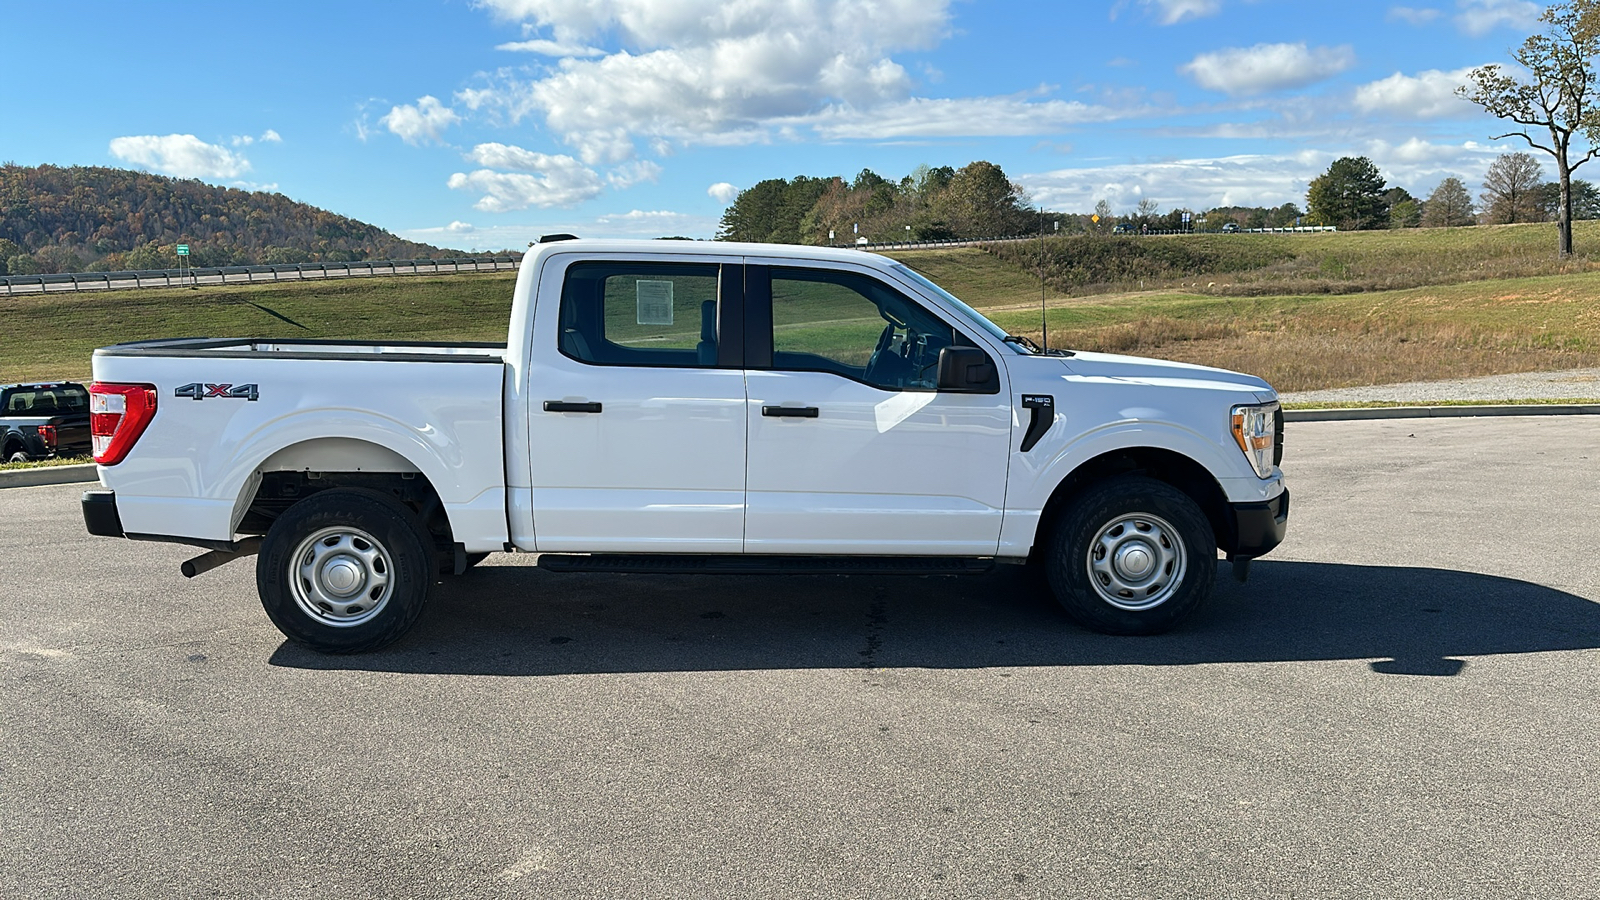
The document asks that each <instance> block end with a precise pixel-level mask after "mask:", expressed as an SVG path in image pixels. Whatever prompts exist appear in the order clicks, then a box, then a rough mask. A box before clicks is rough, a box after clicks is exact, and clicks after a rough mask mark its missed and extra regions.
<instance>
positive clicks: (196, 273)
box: [0, 256, 522, 295]
mask: <svg viewBox="0 0 1600 900" xmlns="http://www.w3.org/2000/svg"><path fill="white" fill-rule="evenodd" d="M521 262H522V261H521V259H520V258H519V257H514V256H485V257H468V258H463V259H384V260H362V261H359V262H328V263H294V264H291V265H281V266H208V267H198V266H197V267H195V268H192V269H181V270H180V269H145V270H140V271H136V272H71V273H62V274H59V275H0V293H3V294H7V295H10V294H39V293H46V292H56V291H110V290H125V289H132V288H153V287H190V286H199V285H212V284H255V283H260V282H271V281H309V280H312V279H324V278H354V277H358V276H372V275H453V274H456V273H459V272H498V271H501V270H504V269H515V268H517V267H518V266H519V265H521Z"/></svg>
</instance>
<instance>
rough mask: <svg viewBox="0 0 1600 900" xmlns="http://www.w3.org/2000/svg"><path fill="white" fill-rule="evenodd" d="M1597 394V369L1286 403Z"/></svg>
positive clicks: (1296, 395)
mask: <svg viewBox="0 0 1600 900" xmlns="http://www.w3.org/2000/svg"><path fill="white" fill-rule="evenodd" d="M1593 397H1600V369H1571V370H1568V371H1563V372H1523V373H1520V374H1516V375H1485V376H1483V377H1480V378H1460V379H1455V380H1451V381H1413V382H1407V383H1404V384H1377V385H1369V386H1365V387H1352V388H1334V389H1330V390H1322V391H1292V392H1289V393H1285V394H1283V395H1282V399H1283V401H1284V402H1286V403H1308V402H1318V401H1324V402H1331V403H1338V402H1361V401H1372V402H1384V403H1396V404H1405V405H1426V404H1429V403H1439V402H1443V401H1452V400H1454V401H1461V400H1480V401H1490V402H1492V401H1511V400H1573V399H1579V398H1593Z"/></svg>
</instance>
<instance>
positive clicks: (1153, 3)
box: [1139, 0, 1222, 25]
mask: <svg viewBox="0 0 1600 900" xmlns="http://www.w3.org/2000/svg"><path fill="white" fill-rule="evenodd" d="M1139 3H1140V4H1142V5H1143V6H1145V7H1147V8H1149V7H1154V8H1155V10H1156V13H1157V18H1159V19H1160V20H1161V24H1163V25H1175V24H1177V23H1179V22H1182V21H1183V20H1184V19H1200V18H1204V17H1206V16H1214V15H1216V14H1217V13H1219V12H1221V11H1222V0H1139Z"/></svg>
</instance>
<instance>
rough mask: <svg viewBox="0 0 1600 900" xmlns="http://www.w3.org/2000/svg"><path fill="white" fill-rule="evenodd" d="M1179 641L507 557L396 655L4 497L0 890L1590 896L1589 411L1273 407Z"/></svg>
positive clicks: (1599, 736) (829, 581)
mask: <svg viewBox="0 0 1600 900" xmlns="http://www.w3.org/2000/svg"><path fill="white" fill-rule="evenodd" d="M1287 445H1288V456H1287V459H1286V464H1285V468H1286V471H1287V472H1288V474H1289V478H1290V479H1291V487H1292V490H1293V493H1294V504H1293V509H1292V513H1291V521H1290V538H1289V540H1288V542H1286V543H1285V544H1284V546H1283V547H1281V548H1280V549H1279V551H1278V552H1277V553H1275V554H1274V555H1273V556H1271V557H1268V558H1267V559H1264V560H1262V561H1260V562H1258V563H1257V564H1256V565H1255V567H1254V569H1253V571H1252V577H1251V580H1250V583H1249V584H1246V585H1239V584H1236V583H1234V582H1233V581H1232V580H1231V579H1230V578H1229V577H1228V576H1227V572H1228V566H1227V565H1226V564H1222V565H1220V566H1219V576H1220V580H1219V583H1218V591H1217V595H1216V597H1215V599H1214V601H1213V602H1212V604H1211V605H1210V606H1209V607H1208V608H1206V609H1205V610H1203V611H1202V613H1201V614H1200V615H1199V616H1197V617H1196V618H1195V619H1193V620H1191V622H1190V623H1188V625H1187V626H1186V627H1185V628H1183V629H1182V630H1181V631H1179V632H1177V633H1174V634H1170V635H1166V636H1162V637H1156V638H1109V637H1103V636H1100V635H1095V634H1090V633H1086V632H1083V631H1081V630H1078V629H1077V628H1075V627H1073V626H1072V625H1070V624H1068V623H1067V622H1066V621H1065V620H1064V619H1063V618H1062V617H1061V616H1060V615H1059V614H1058V613H1057V611H1056V609H1055V608H1054V606H1053V604H1052V603H1051V602H1050V601H1048V600H1046V599H1044V598H1041V597H1039V596H1037V595H1035V594H1033V593H1031V592H1030V591H1029V590H1028V588H1027V581H1026V580H1025V579H1024V578H1023V577H1022V576H1021V575H1020V574H1019V573H1018V572H1016V571H1014V570H1007V571H1002V572H1000V573H998V574H994V575H988V576H981V577H975V578H968V579H894V578H875V577H849V578H845V577H784V578H766V579H758V578H750V577H721V578H709V577H689V576H677V577H667V578H661V577H652V578H643V577H631V578H630V577H620V576H596V575H556V574H551V573H545V572H541V571H538V570H535V569H532V568H530V567H529V565H528V564H529V563H530V562H531V559H530V558H529V557H498V558H495V559H491V560H490V562H489V563H486V564H485V565H484V566H483V567H482V568H481V569H479V570H477V571H475V572H473V573H471V574H469V575H468V576H465V577H463V578H461V579H459V580H456V581H454V582H453V583H451V584H448V585H445V586H443V587H442V588H441V589H440V590H439V591H438V593H437V594H436V596H435V602H434V604H433V605H432V607H431V608H430V609H429V611H428V612H427V614H426V615H425V617H424V619H423V621H422V623H421V624H420V626H419V627H418V628H417V629H416V630H415V631H414V632H413V633H412V634H411V635H409V636H408V637H407V638H406V639H404V640H403V641H401V642H400V643H399V644H397V645H396V646H394V647H392V648H390V649H389V650H387V651H384V652H380V653H376V654H370V655H366V656H358V657H348V658H339V657H321V656H317V655H315V654H311V653H308V652H305V651H302V650H300V649H298V648H296V647H294V646H292V645H288V644H285V643H284V642H283V641H282V639H281V637H280V636H279V634H278V632H277V631H276V630H275V629H273V628H272V626H271V625H270V623H268V622H267V620H266V617H265V615H264V614H263V613H262V611H261V609H260V607H259V605H258V603H257V601H256V598H255V590H254V569H253V565H252V564H251V563H250V562H240V563H234V564H231V565H229V566H227V567H224V568H223V569H220V570H217V571H215V572H212V573H209V574H207V575H203V576H201V577H199V578H197V579H194V580H192V581H191V580H185V579H183V578H182V577H181V576H180V575H179V574H178V563H179V562H180V561H182V560H183V559H185V558H187V557H189V556H191V555H193V554H194V552H198V551H190V550H188V549H186V548H182V547H177V546H171V545H156V544H140V543H133V542H127V541H117V540H107V539H92V538H89V537H87V536H86V535H85V534H84V533H83V527H82V523H81V520H80V518H79V514H78V508H77V497H78V494H79V492H80V491H81V490H82V487H83V486H81V485H77V486H74V485H64V486H55V487H34V488H15V489H8V490H4V491H0V711H3V715H0V822H3V823H4V826H3V827H0V897H6V898H32V897H90V896H93V897H139V898H149V897H201V896H204V897H211V896H223V897H396V898H403V897H483V898H495V897H594V898H663V897H685V898H712V897H727V898H754V897H852V898H854V897H973V898H992V897H1040V898H1056V897H1067V896H1081V897H1163V898H1178V897H1197V898H1198V897H1208V898H1209V897H1273V898H1287V897H1324V896H1340V897H1406V896H1414V897H1458V898H1467V897H1484V898H1491V897H1492V898H1503V897H1521V896H1526V897H1594V896H1600V888H1597V887H1596V884H1597V881H1596V878H1597V876H1600V851H1597V849H1596V837H1597V833H1600V826H1597V822H1600V774H1597V773H1600V714H1597V712H1596V709H1597V703H1596V699H1595V698H1596V696H1597V694H1600V690H1597V689H1600V552H1597V544H1600V540H1597V538H1596V535H1597V534H1600V419H1597V418H1595V417H1589V416H1582V417H1572V418H1559V417H1551V418H1540V419H1533V418H1503V419H1486V420H1472V419H1448V420H1415V421H1407V420H1392V421H1373V422H1328V423H1302V424H1293V425H1291V426H1290V427H1289V432H1288V438H1287Z"/></svg>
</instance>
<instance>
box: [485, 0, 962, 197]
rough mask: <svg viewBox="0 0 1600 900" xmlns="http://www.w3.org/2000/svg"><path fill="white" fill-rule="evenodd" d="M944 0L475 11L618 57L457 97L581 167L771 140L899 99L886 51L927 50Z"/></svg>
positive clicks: (563, 5) (781, 0)
mask: <svg viewBox="0 0 1600 900" xmlns="http://www.w3.org/2000/svg"><path fill="white" fill-rule="evenodd" d="M950 3H951V0H742V2H738V3H724V4H716V5H711V4H705V3H689V2H672V3H667V2H659V0H593V2H588V3H572V2H570V0H480V2H479V5H480V6H482V7H486V8H488V9H489V10H491V11H492V12H493V13H494V14H495V15H497V16H498V17H500V18H502V19H508V20H512V21H521V22H524V24H525V26H526V27H527V28H530V29H532V30H533V31H534V32H536V33H550V34H553V36H554V37H553V41H552V43H554V44H556V45H560V46H562V47H566V48H572V47H588V46H590V45H591V43H592V42H593V41H594V40H595V39H598V38H601V37H605V38H607V39H608V40H614V41H615V42H616V43H617V44H619V45H620V47H621V48H622V49H619V50H617V51H616V52H613V53H610V54H609V55H606V56H603V57H600V58H594V59H581V58H574V57H566V58H563V59H561V60H560V61H559V62H558V63H557V64H556V66H555V68H554V69H552V70H550V71H549V73H548V74H546V75H544V76H542V77H539V78H536V79H534V80H531V81H523V80H518V77H517V76H516V75H515V74H510V73H507V74H501V75H497V76H494V77H493V78H492V79H491V83H490V84H489V85H488V86H486V87H475V88H472V89H469V90H467V91H463V92H461V93H460V94H457V98H458V99H459V100H461V102H462V103H464V104H466V105H467V106H469V107H471V108H473V109H489V110H491V111H493V112H496V113H498V114H500V115H502V116H503V117H504V118H505V119H506V120H508V121H510V122H513V123H515V122H516V121H518V120H519V119H521V118H522V117H524V116H526V115H530V114H540V115H542V116H543V118H544V121H545V124H546V126H547V127H548V128H549V129H550V130H551V131H552V132H554V133H555V134H557V135H559V136H560V137H561V139H562V140H563V141H565V142H566V143H567V144H568V145H569V146H572V147H574V148H576V150H577V152H578V156H580V157H581V158H582V159H583V160H584V161H585V162H587V163H589V164H590V165H599V164H602V163H610V164H617V163H621V162H624V161H626V160H628V159H631V158H632V157H633V156H634V155H635V153H637V151H638V148H637V142H643V143H644V144H646V145H648V146H652V147H659V146H662V145H671V144H674V143H676V144H694V143H700V144H704V143H718V144H733V143H752V142H757V141H764V140H770V139H771V138H772V137H773V134H774V131H775V126H774V125H773V122H774V121H775V120H780V119H794V118H797V117H803V116H807V115H811V114H816V113H818V112H820V111H822V110H824V109H827V108H829V107H830V106H835V105H842V106H847V107H850V108H852V109H869V108H876V107H878V106H880V105H883V104H885V103H893V102H898V101H900V100H903V99H905V98H906V97H907V96H908V95H909V93H910V91H911V88H912V81H911V77H910V75H909V74H908V73H907V72H906V70H905V68H904V67H903V66H901V65H900V64H899V63H897V62H895V61H894V59H893V58H892V56H891V54H892V53H894V52H896V51H900V50H919V49H927V48H931V47H933V46H934V45H936V44H937V43H938V42H939V40H941V39H942V38H943V37H944V36H945V34H946V32H947V31H948V28H949V18H950V15H949V6H950Z"/></svg>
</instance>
